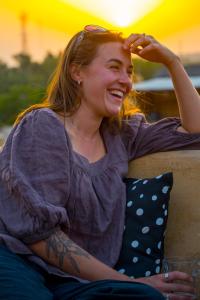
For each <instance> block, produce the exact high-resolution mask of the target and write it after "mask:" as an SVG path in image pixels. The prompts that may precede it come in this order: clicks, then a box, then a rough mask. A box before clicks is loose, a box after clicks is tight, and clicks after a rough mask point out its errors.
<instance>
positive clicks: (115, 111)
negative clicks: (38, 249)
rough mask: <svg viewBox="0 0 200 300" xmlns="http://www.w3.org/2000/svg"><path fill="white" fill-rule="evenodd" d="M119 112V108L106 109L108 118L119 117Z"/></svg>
mask: <svg viewBox="0 0 200 300" xmlns="http://www.w3.org/2000/svg"><path fill="white" fill-rule="evenodd" d="M120 111H121V106H117V107H112V108H109V109H107V114H108V117H116V116H118V115H119V113H120Z"/></svg>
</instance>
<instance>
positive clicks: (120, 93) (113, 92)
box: [111, 90, 124, 98]
mask: <svg viewBox="0 0 200 300" xmlns="http://www.w3.org/2000/svg"><path fill="white" fill-rule="evenodd" d="M111 94H112V95H114V96H118V97H121V98H122V97H123V96H124V93H123V92H121V91H119V90H112V91H111Z"/></svg>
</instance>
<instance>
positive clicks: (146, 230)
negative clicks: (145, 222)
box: [142, 226, 150, 234]
mask: <svg viewBox="0 0 200 300" xmlns="http://www.w3.org/2000/svg"><path fill="white" fill-rule="evenodd" d="M149 230H150V228H149V227H148V226H145V227H143V228H142V233H144V234H146V233H148V232H149Z"/></svg>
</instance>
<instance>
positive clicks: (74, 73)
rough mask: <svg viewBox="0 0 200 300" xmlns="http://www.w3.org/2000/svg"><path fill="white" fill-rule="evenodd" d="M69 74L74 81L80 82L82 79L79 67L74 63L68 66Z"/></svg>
mask: <svg viewBox="0 0 200 300" xmlns="http://www.w3.org/2000/svg"><path fill="white" fill-rule="evenodd" d="M70 75H71V77H72V79H73V80H75V81H76V82H81V81H82V76H81V67H80V66H79V65H77V64H75V63H72V64H71V66H70Z"/></svg>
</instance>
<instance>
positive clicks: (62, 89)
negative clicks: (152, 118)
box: [14, 31, 138, 125]
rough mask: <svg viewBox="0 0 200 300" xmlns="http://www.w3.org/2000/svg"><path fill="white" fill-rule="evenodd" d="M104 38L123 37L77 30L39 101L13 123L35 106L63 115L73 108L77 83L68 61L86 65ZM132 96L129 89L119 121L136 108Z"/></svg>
mask: <svg viewBox="0 0 200 300" xmlns="http://www.w3.org/2000/svg"><path fill="white" fill-rule="evenodd" d="M108 42H124V38H123V37H122V34H121V33H120V32H111V31H106V32H84V31H81V32H78V33H77V34H76V35H74V36H73V38H72V39H71V40H70V41H69V43H68V45H67V47H66V48H65V50H64V52H63V54H62V56H61V58H60V61H59V64H58V66H57V69H56V71H55V73H54V75H53V77H52V80H51V82H50V84H49V86H48V88H47V96H46V98H45V99H44V100H43V102H42V103H39V104H35V105H32V106H30V107H28V108H27V109H25V110H24V111H23V112H21V113H20V114H19V115H18V116H17V118H16V121H15V123H14V125H15V124H17V123H19V122H20V120H21V119H22V118H23V117H24V115H25V114H27V113H28V112H30V111H32V110H35V109H40V108H50V109H52V110H53V111H54V112H56V113H60V114H63V113H64V117H65V116H67V115H68V116H69V115H72V114H73V113H74V112H76V111H77V110H78V108H79V106H80V104H81V102H80V101H81V97H80V87H79V85H78V83H77V82H76V81H75V80H73V78H72V77H71V74H70V65H71V64H72V63H74V64H77V65H79V66H86V65H89V64H90V63H91V62H92V60H93V59H94V58H95V56H96V54H97V50H98V47H99V46H100V45H102V44H104V43H108ZM97 71H98V70H97ZM134 97H135V92H134V91H132V92H131V93H130V95H129V96H128V97H127V98H126V99H125V100H124V102H123V105H122V108H121V111H120V114H119V116H118V117H117V119H118V121H119V122H118V123H119V124H120V120H121V119H122V118H124V117H126V116H128V115H132V114H134V113H135V112H137V111H138V109H137V108H136V107H135V105H134V104H133V101H132V99H133V98H134ZM113 120H116V117H115V118H113V117H112V118H110V119H109V122H108V123H112V121H113ZM110 121H111V122H110Z"/></svg>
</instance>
